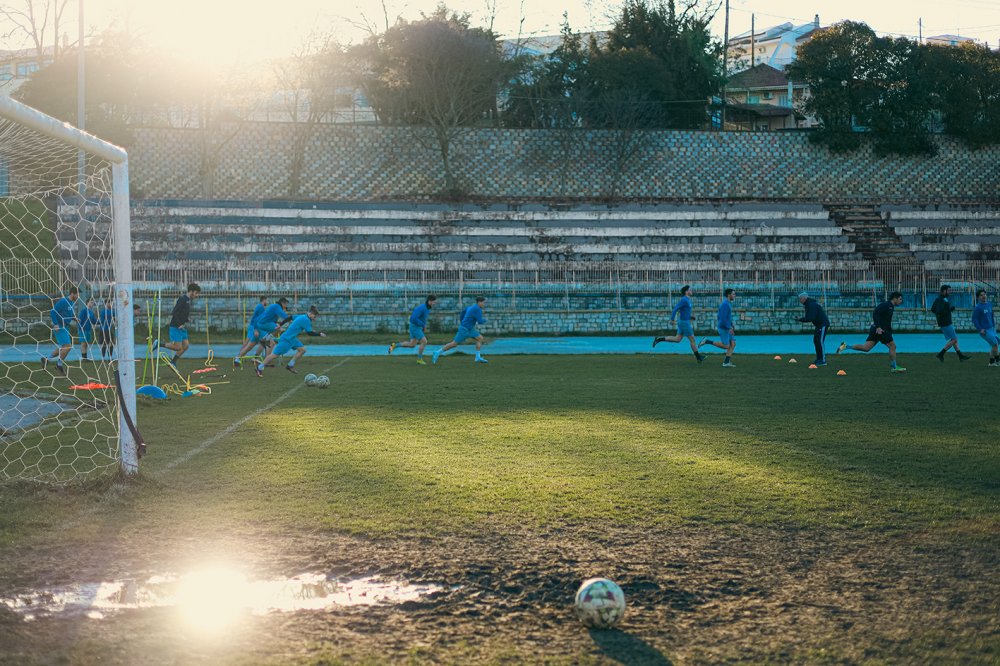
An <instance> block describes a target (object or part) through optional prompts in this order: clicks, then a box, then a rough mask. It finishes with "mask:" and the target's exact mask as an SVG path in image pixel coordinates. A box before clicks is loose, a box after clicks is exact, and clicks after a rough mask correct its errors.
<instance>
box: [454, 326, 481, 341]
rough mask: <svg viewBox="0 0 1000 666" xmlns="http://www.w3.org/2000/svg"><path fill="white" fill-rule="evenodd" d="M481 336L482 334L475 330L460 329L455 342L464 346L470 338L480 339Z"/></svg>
mask: <svg viewBox="0 0 1000 666" xmlns="http://www.w3.org/2000/svg"><path fill="white" fill-rule="evenodd" d="M480 335H481V333H480V332H479V331H477V330H476V329H474V328H462V327H459V329H458V333H456V334H455V342H457V343H458V344H462V343H463V342H465V341H466V340H468V339H469V338H478V337H479V336H480Z"/></svg>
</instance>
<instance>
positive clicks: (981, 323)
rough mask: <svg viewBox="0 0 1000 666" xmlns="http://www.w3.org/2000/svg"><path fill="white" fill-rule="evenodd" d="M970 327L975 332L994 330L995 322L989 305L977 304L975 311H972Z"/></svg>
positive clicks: (991, 306)
mask: <svg viewBox="0 0 1000 666" xmlns="http://www.w3.org/2000/svg"><path fill="white" fill-rule="evenodd" d="M972 325H973V326H975V327H976V331H992V330H995V329H996V326H997V325H996V320H994V319H993V305H992V304H991V303H977V304H976V309H975V310H973V311H972Z"/></svg>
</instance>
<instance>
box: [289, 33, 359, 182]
mask: <svg viewBox="0 0 1000 666" xmlns="http://www.w3.org/2000/svg"><path fill="white" fill-rule="evenodd" d="M274 75H275V79H276V82H277V85H278V88H279V94H280V95H281V99H282V101H283V103H284V108H285V111H286V112H287V114H288V119H289V121H290V122H291V124H292V131H293V136H292V146H291V148H292V159H291V163H290V165H289V173H288V197H289V198H295V197H297V196H299V192H300V190H301V187H302V170H303V168H304V165H305V155H306V149H307V147H308V145H309V141H310V140H311V139H312V136H313V133H314V131H315V128H316V125H317V124H318V123H319V122H320V121H321V120H322V118H323V116H324V115H325V114H327V113H328V112H330V111H332V110H333V109H335V108H336V106H337V100H338V97H339V96H340V95H341V94H342V93H341V92H340V89H341V88H342V87H345V86H348V85H349V84H350V81H349V78H348V75H347V70H346V68H345V60H344V51H343V49H342V48H341V47H340V45H339V44H337V43H336V42H335V41H334V40H333V38H332V36H330V35H329V34H327V35H322V36H319V35H314V36H312V37H310V38H308V39H306V40H305V41H304V42H303V44H302V46H301V47H300V49H299V50H298V51H297V52H296V53H295V54H294V55H293V56H292V57H290V58H285V59H282V60H280V61H277V62H275V64H274Z"/></svg>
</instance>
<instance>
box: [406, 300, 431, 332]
mask: <svg viewBox="0 0 1000 666" xmlns="http://www.w3.org/2000/svg"><path fill="white" fill-rule="evenodd" d="M430 312H431V309H430V308H429V307H427V304H426V303H421V304H420V305H418V306H417V307H415V308H413V314H411V315H410V323H411V324H413V325H414V326H416V327H417V328H423V327H424V326H426V325H427V315H429V314H430Z"/></svg>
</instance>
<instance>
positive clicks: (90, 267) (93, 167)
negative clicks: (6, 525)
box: [0, 119, 119, 483]
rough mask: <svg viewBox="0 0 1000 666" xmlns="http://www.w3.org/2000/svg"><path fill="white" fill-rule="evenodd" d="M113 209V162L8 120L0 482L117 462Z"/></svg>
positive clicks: (2, 190)
mask: <svg viewBox="0 0 1000 666" xmlns="http://www.w3.org/2000/svg"><path fill="white" fill-rule="evenodd" d="M111 202H112V165H111V163H110V162H108V161H107V160H104V159H102V158H100V157H98V156H95V155H92V154H88V153H86V152H84V151H80V150H78V149H77V148H75V147H73V146H70V145H68V144H66V143H64V142H62V141H61V140H59V139H56V138H53V137H50V136H47V135H45V134H42V133H39V132H36V131H34V130H32V129H29V128H27V127H25V126H23V125H21V124H19V123H17V122H14V121H11V120H7V119H0V479H29V480H36V481H44V482H52V483H67V482H72V481H79V480H84V479H87V478H90V477H94V476H100V475H103V474H107V473H110V472H111V471H113V470H114V469H115V468H116V466H117V464H118V461H119V436H118V413H117V409H118V403H117V400H116V392H115V379H114V373H115V369H116V368H115V363H114V358H115V350H114V334H115V317H114V293H113V289H114V283H113V279H112V277H113V258H114V242H113V237H112V224H111V221H112V205H111ZM73 288H75V289H76V290H77V292H78V293H77V294H76V295H73V294H72V289H73ZM63 299H66V300H63ZM57 305H58V306H59V307H58V308H56V309H57V310H61V311H62V312H63V314H68V315H69V316H68V317H65V319H64V318H63V317H61V316H59V315H53V310H54V306H57ZM53 319H56V322H55V323H54V321H53Z"/></svg>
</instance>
